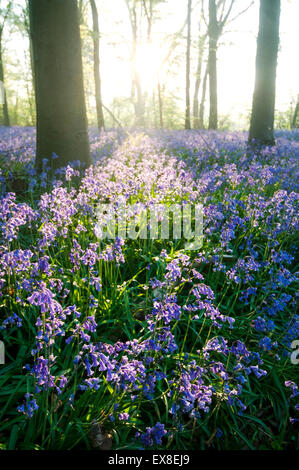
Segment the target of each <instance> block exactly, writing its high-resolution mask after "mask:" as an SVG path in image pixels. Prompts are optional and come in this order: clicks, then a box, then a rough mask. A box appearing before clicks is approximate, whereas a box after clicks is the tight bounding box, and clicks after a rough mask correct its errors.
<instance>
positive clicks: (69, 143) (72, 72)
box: [29, 0, 91, 170]
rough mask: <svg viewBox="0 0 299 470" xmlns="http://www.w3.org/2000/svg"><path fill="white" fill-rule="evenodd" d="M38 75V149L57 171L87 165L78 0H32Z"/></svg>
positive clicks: (38, 163) (38, 164)
mask: <svg viewBox="0 0 299 470" xmlns="http://www.w3.org/2000/svg"><path fill="white" fill-rule="evenodd" d="M29 13H30V30H31V37H32V46H33V60H34V71H35V90H36V112H37V149H36V167H37V169H38V170H40V169H41V168H42V159H43V158H51V157H52V155H53V153H55V154H57V155H58V156H59V158H58V159H55V160H53V164H54V166H56V167H60V166H64V165H65V164H66V163H67V162H69V161H72V160H80V161H81V162H83V163H85V164H87V165H89V164H90V163H91V156H90V150H89V141H88V131H87V118H86V108H85V100H84V88H83V72H82V56H81V41H80V31H79V17H78V6H77V0H63V1H61V0H30V1H29Z"/></svg>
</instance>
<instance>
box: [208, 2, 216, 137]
mask: <svg viewBox="0 0 299 470" xmlns="http://www.w3.org/2000/svg"><path fill="white" fill-rule="evenodd" d="M208 33H209V58H208V65H209V92H210V113H209V129H217V127H218V100H217V41H218V23H217V8H216V1H215V0H209V27H208Z"/></svg>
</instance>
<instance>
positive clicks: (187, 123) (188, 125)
mask: <svg viewBox="0 0 299 470" xmlns="http://www.w3.org/2000/svg"><path fill="white" fill-rule="evenodd" d="M191 6H192V0H188V14H187V50H186V111H185V129H191V119H190V48H191Z"/></svg>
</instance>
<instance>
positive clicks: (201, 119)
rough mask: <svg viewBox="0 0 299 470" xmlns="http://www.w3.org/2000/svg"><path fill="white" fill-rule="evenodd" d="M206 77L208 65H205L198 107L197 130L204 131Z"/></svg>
mask: <svg viewBox="0 0 299 470" xmlns="http://www.w3.org/2000/svg"><path fill="white" fill-rule="evenodd" d="M208 75H209V64H207V67H206V71H205V74H204V79H203V83H202V95H201V101H200V107H199V123H198V127H199V129H204V114H205V101H206V92H207V81H208Z"/></svg>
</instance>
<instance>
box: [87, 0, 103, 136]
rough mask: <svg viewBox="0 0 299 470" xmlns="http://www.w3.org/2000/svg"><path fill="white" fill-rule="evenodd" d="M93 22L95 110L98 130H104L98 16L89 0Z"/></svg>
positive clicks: (92, 1) (93, 3)
mask: <svg viewBox="0 0 299 470" xmlns="http://www.w3.org/2000/svg"><path fill="white" fill-rule="evenodd" d="M90 6H91V11H92V22H93V65H94V82H95V94H96V108H97V119H98V128H99V129H104V127H105V123H104V113H103V107H102V91H101V76H100V54H99V46H100V30H99V15H98V10H97V6H96V2H95V0H90Z"/></svg>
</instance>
